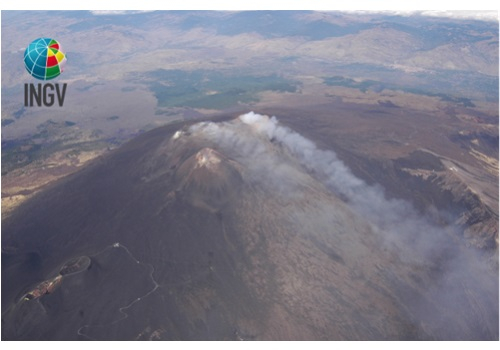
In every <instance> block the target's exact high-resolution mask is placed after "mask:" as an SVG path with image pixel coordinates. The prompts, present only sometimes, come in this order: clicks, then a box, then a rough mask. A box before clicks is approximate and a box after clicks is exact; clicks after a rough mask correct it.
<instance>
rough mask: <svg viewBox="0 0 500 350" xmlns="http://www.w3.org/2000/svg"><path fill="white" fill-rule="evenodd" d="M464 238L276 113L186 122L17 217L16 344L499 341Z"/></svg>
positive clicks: (7, 227) (6, 226)
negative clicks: (389, 195)
mask: <svg viewBox="0 0 500 350" xmlns="http://www.w3.org/2000/svg"><path fill="white" fill-rule="evenodd" d="M370 208H378V209H373V211H370ZM387 208H391V209H390V212H389V210H388V209H387ZM401 208H406V209H405V211H402V209H401ZM408 208H409V209H408ZM382 209H384V210H382ZM386 209H387V210H386ZM451 231H452V228H449V227H444V226H440V225H436V224H434V223H432V222H430V221H429V220H427V219H426V218H422V217H420V216H419V214H416V213H414V212H413V211H411V208H410V206H409V205H407V204H405V203H403V202H402V201H389V200H387V199H385V198H384V196H383V195H380V194H379V192H378V190H377V189H376V188H375V187H370V186H368V185H366V184H364V183H363V181H362V180H360V179H357V178H355V177H354V176H353V175H351V174H350V173H349V171H348V169H347V167H346V166H345V165H344V164H343V163H342V162H340V161H339V160H338V159H337V158H336V157H335V155H334V153H333V152H331V151H327V150H319V149H316V148H315V145H314V143H313V142H312V141H310V140H307V139H305V138H304V137H302V136H301V135H300V134H298V133H297V132H295V131H293V130H291V129H288V128H285V127H283V126H282V125H280V124H279V123H278V121H277V119H276V118H269V117H267V116H262V115H258V114H255V113H248V114H245V115H243V116H240V117H237V118H234V119H229V118H219V119H218V120H217V121H204V122H198V123H194V122H192V123H187V124H182V123H180V124H172V125H169V126H165V127H161V128H158V129H155V130H152V131H150V132H147V133H145V134H142V135H140V136H138V137H137V138H136V139H134V140H132V141H130V142H128V143H127V144H125V145H124V146H122V147H120V148H119V149H117V150H115V151H113V152H111V153H110V154H108V155H106V156H104V157H102V158H99V159H97V160H96V161H94V162H93V163H92V164H91V165H89V166H87V167H85V168H84V169H82V170H81V171H80V172H78V173H75V174H73V175H71V176H68V177H66V178H64V179H62V180H61V181H59V182H58V183H56V184H54V185H52V186H51V187H49V188H47V189H46V190H45V191H43V192H41V193H40V194H38V195H37V196H35V197H33V198H32V199H31V200H29V201H27V202H26V203H24V204H23V205H22V206H20V207H19V208H18V209H17V210H16V211H15V212H14V213H13V214H12V215H11V216H9V217H8V218H6V219H5V220H4V221H3V222H2V340H384V339H385V340H407V339H411V340H432V339H447V340H461V339H466V340H478V339H481V340H492V339H498V271H496V270H495V269H492V268H491V267H490V266H488V264H487V263H486V261H485V260H484V259H483V258H482V256H481V255H480V254H476V252H475V251H472V250H470V249H466V248H465V246H464V245H462V244H461V242H459V241H457V239H456V235H454V234H453V232H451ZM61 271H62V272H64V273H61ZM54 280H56V281H57V285H56V286H55V287H54V288H51V289H50V291H49V290H44V291H43V292H44V293H38V294H36V298H27V297H26V296H27V295H32V294H29V293H32V291H33V290H38V289H37V288H38V287H37V286H40V285H43V286H44V285H48V284H47V283H45V282H47V281H49V282H50V281H54ZM44 283H45V284H44ZM50 285H51V286H52V285H53V284H50Z"/></svg>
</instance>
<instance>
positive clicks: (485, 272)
mask: <svg viewBox="0 0 500 350" xmlns="http://www.w3.org/2000/svg"><path fill="white" fill-rule="evenodd" d="M190 132H191V133H193V134H201V135H200V136H203V137H205V138H207V139H209V140H210V141H211V142H213V143H215V144H217V145H218V147H220V148H221V149H222V150H223V151H224V152H226V153H229V154H232V155H233V156H234V155H236V156H235V159H236V160H237V161H238V162H240V163H242V164H244V166H245V167H247V168H251V169H252V170H253V172H254V173H255V177H256V181H260V183H265V184H267V185H270V186H272V189H271V190H272V191H273V190H274V191H278V192H277V193H280V194H284V193H292V195H293V193H294V188H293V187H291V186H294V184H296V183H297V179H298V177H297V176H300V174H303V173H304V171H303V170H302V171H297V169H296V167H297V166H298V167H302V169H305V170H306V172H307V173H308V174H311V175H312V176H313V177H315V178H316V179H318V180H319V181H320V182H322V183H323V184H324V185H325V186H326V187H327V188H328V189H330V190H331V192H332V193H334V194H336V195H337V196H338V197H340V198H342V199H343V200H344V201H345V202H346V203H347V205H348V206H349V207H350V208H351V210H352V211H353V212H354V213H355V214H357V215H358V217H360V218H361V219H362V220H365V221H366V222H368V223H369V224H370V226H371V227H372V232H373V234H374V235H376V236H377V240H378V241H380V242H381V244H382V246H383V247H385V248H384V250H386V249H387V251H389V252H390V254H395V255H397V256H398V260H399V261H400V263H403V264H405V265H406V266H408V267H409V268H410V271H411V270H412V269H413V268H411V267H412V266H413V267H414V268H415V269H416V271H418V270H419V269H420V268H421V267H424V269H425V268H426V267H434V268H437V269H438V270H439V277H436V280H435V281H434V282H433V284H432V285H429V286H427V287H426V288H427V290H428V293H427V295H426V296H425V297H424V300H413V299H409V300H407V301H406V302H405V303H409V305H407V306H408V307H409V308H411V309H412V310H414V312H415V314H419V318H420V319H423V320H424V322H428V323H432V324H434V325H435V328H436V329H439V328H441V327H443V328H442V329H441V330H440V331H439V333H438V334H437V335H436V334H434V335H435V336H437V337H438V338H444V339H461V338H462V337H463V333H462V331H461V330H460V329H459V328H456V327H455V326H456V325H455V324H454V323H453V322H452V323H449V322H448V321H447V320H444V319H443V316H442V315H441V314H440V311H437V310H436V309H435V308H433V307H432V306H430V305H433V304H432V303H431V304H429V302H428V301H425V299H427V300H433V302H434V303H435V305H440V306H442V307H443V309H445V310H452V311H450V312H451V313H455V315H454V316H452V317H454V318H456V319H463V317H464V315H466V314H467V312H469V311H464V310H470V308H475V306H474V305H475V304H473V303H472V304H471V301H470V300H469V296H468V295H473V298H474V300H475V301H474V303H479V304H480V305H481V306H480V310H490V311H486V313H485V314H483V315H482V316H481V317H486V318H487V319H488V320H489V321H487V324H488V329H490V331H489V332H490V333H489V334H490V335H491V334H493V335H492V336H493V337H494V336H495V335H494V334H495V332H496V331H495V329H496V328H498V273H497V271H496V268H492V267H491V265H490V264H488V262H487V260H486V259H485V258H484V256H481V255H479V254H476V252H475V251H474V250H473V249H466V248H465V247H464V245H463V244H461V243H460V234H459V232H457V231H456V230H457V229H458V228H455V227H453V226H447V227H443V226H438V225H435V224H433V223H432V222H431V221H430V220H429V219H428V218H426V217H424V216H423V215H420V214H418V212H417V211H416V210H415V209H414V208H413V206H412V205H411V204H410V203H409V202H407V201H405V200H399V199H388V198H386V196H385V194H384V190H383V188H382V187H380V186H378V185H374V186H371V185H368V184H367V183H365V182H364V181H363V180H361V179H359V178H357V177H356V176H354V174H353V173H352V172H351V170H350V169H349V168H348V167H347V166H346V165H345V164H344V163H343V162H342V161H341V160H340V159H339V158H338V157H337V155H336V154H335V153H334V152H333V151H329V150H321V149H318V148H317V147H316V145H315V144H314V143H313V142H312V141H310V140H308V139H307V138H305V137H303V136H301V135H300V134H298V133H297V132H295V131H293V130H291V129H290V128H287V127H285V126H282V125H280V124H279V123H278V120H277V119H276V118H275V117H268V116H265V115H259V114H256V113H253V112H250V113H247V114H244V115H241V116H240V117H239V118H238V119H237V120H233V121H231V122H225V123H200V124H196V125H193V126H192V127H191V128H190ZM287 154H288V155H290V157H287V156H286V155H287ZM291 160H292V161H291ZM293 160H295V161H296V163H295V164H294V163H293ZM328 210H332V211H335V208H334V207H332V208H329V209H328ZM441 214H443V213H441ZM310 219H311V220H321V219H320V218H319V217H314V218H310ZM388 268H389V270H388V271H391V270H392V269H393V270H394V272H395V271H400V272H396V273H401V271H403V270H401V269H399V268H398V267H397V266H394V268H391V267H390V266H388ZM388 273H391V272H388ZM401 298H403V299H404V298H410V297H408V296H407V295H405V294H403V295H402V296H401ZM490 307H492V308H493V309H489V308H490ZM454 310H455V311H454ZM482 319H483V320H484V318H482ZM495 320H496V321H495ZM470 322H472V324H475V323H474V322H473V321H470ZM495 322H496V325H495ZM457 324H458V323H457ZM471 327H472V326H471ZM477 327H479V326H477ZM491 327H492V328H491ZM491 329H493V330H491ZM471 332H472V333H473V334H475V335H478V334H480V333H481V332H483V330H478V329H474V330H471ZM496 336H497V337H498V333H496ZM479 337H480V338H481V336H479Z"/></svg>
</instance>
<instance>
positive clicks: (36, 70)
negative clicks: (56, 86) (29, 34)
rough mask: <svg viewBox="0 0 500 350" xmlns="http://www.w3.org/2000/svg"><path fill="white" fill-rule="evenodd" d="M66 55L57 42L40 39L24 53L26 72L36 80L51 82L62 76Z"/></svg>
mask: <svg viewBox="0 0 500 350" xmlns="http://www.w3.org/2000/svg"><path fill="white" fill-rule="evenodd" d="M65 62H66V55H65V54H64V53H63V52H62V51H61V45H60V44H59V42H58V41H57V40H54V39H50V38H38V39H36V40H33V42H32V43H31V44H29V45H28V47H27V48H26V51H24V65H25V66H26V70H27V71H28V72H29V73H30V74H31V75H32V76H34V77H35V78H37V79H40V80H50V79H54V78H55V77H57V76H58V75H59V74H61V72H62V71H63V70H62V67H63V65H64V63H65Z"/></svg>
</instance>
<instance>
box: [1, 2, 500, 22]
mask: <svg viewBox="0 0 500 350" xmlns="http://www.w3.org/2000/svg"><path fill="white" fill-rule="evenodd" d="M158 6H161V7H158ZM450 8H451V9H454V10H453V11H450V10H449V9H450ZM498 8H499V6H498V4H496V2H495V1H491V0H475V1H453V2H452V1H439V2H438V1H436V0H419V1H418V2H405V1H394V0H386V1H373V0H350V1H343V2H341V1H331V0H313V1H311V0H273V1H264V0H253V1H245V2H242V1H234V0H232V1H231V0H212V1H206V0H205V1H203V0H183V1H163V2H156V1H142V2H138V1H132V0H122V1H103V0H101V1H96V0H88V1H85V2H80V1H79V2H71V1H61V0H52V1H50V2H46V1H33V0H31V1H22V2H16V1H3V4H2V5H1V9H2V10H8V9H12V10H14V9H17V10H20V9H26V10H47V9H52V10H55V9H73V10H75V9H93V10H110V9H113V10H139V9H141V10H156V9H164V10H195V9H196V10H264V9H266V10H318V11H324V10H369V11H377V12H378V11H380V10H382V9H383V10H392V11H397V12H398V13H400V14H405V13H411V11H416V10H420V11H423V12H425V13H424V14H429V15H437V14H439V15H442V16H446V17H457V16H458V17H463V16H472V17H474V18H477V19H483V18H487V19H489V20H491V19H492V18H493V19H494V18H496V19H497V20H498V12H497V14H496V15H495V14H491V13H489V14H488V13H484V10H497V11H498ZM429 9H431V10H434V11H436V10H438V11H439V13H436V12H429V11H428V10H429ZM456 10H469V11H473V12H469V13H467V14H464V13H458V12H456Z"/></svg>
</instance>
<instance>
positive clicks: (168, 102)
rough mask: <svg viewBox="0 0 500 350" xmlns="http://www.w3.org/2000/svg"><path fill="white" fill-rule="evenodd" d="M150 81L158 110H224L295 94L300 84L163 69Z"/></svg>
mask: <svg viewBox="0 0 500 350" xmlns="http://www.w3.org/2000/svg"><path fill="white" fill-rule="evenodd" d="M147 78H149V86H150V89H151V90H152V91H153V93H154V94H155V96H156V98H157V99H158V106H159V107H192V108H209V109H222V108H227V107H231V106H234V105H237V104H238V103H248V102H253V101H258V97H257V93H259V92H263V91H278V92H295V91H296V89H297V82H295V81H291V80H288V79H286V78H283V77H281V76H278V75H275V74H273V75H268V76H251V75H226V74H223V73H220V72H212V71H206V70H195V71H192V72H188V71H182V70H164V69H160V70H156V71H153V72H149V73H148V77H147ZM147 80H148V79H147Z"/></svg>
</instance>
